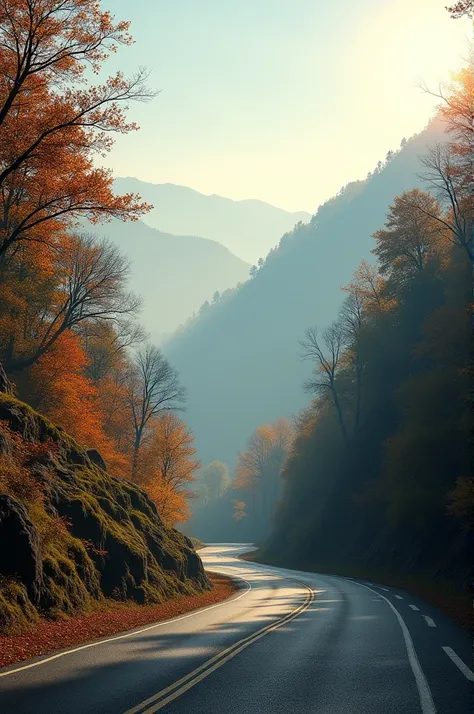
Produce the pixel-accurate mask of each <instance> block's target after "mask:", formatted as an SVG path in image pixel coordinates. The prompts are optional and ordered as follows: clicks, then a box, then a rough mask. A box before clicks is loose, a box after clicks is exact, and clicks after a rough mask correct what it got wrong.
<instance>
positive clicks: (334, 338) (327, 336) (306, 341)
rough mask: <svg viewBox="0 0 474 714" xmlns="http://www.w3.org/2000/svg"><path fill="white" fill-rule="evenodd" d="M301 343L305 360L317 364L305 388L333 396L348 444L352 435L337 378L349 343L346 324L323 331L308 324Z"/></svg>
mask: <svg viewBox="0 0 474 714" xmlns="http://www.w3.org/2000/svg"><path fill="white" fill-rule="evenodd" d="M300 345H301V347H302V348H303V355H302V356H303V359H305V360H309V361H310V362H312V363H313V365H314V366H313V374H312V376H311V377H310V378H309V379H307V380H306V382H305V385H304V386H305V389H306V390H307V391H308V392H310V393H312V394H315V395H328V396H330V398H331V400H332V402H333V404H334V407H335V409H336V412H337V418H338V422H339V427H340V430H341V435H342V438H343V440H344V442H345V443H348V440H349V436H348V431H347V426H346V421H345V417H344V411H343V405H342V402H341V397H340V394H339V391H338V385H337V381H336V376H337V374H338V371H339V370H340V368H341V365H342V359H343V354H344V348H345V346H346V333H345V330H344V328H343V325H342V324H341V322H340V321H336V322H333V323H332V324H331V325H329V327H326V328H325V329H324V330H323V331H322V332H320V331H319V329H318V328H317V327H309V328H308V329H307V330H306V331H305V335H304V338H303V339H302V340H301V341H300Z"/></svg>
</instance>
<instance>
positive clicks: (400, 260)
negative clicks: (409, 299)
mask: <svg viewBox="0 0 474 714" xmlns="http://www.w3.org/2000/svg"><path fill="white" fill-rule="evenodd" d="M440 220H441V207H440V205H439V203H438V202H437V201H436V199H435V198H433V196H431V195H430V194H429V193H425V192H423V191H420V190H419V189H417V188H415V189H413V190H412V191H406V192H405V193H403V194H402V195H401V196H397V197H396V198H395V200H394V202H393V204H392V205H391V206H390V208H389V212H388V215H387V219H386V222H385V228H384V229H381V230H378V231H376V232H375V233H374V235H373V237H374V238H375V241H376V247H375V248H374V250H373V251H372V252H373V253H374V254H375V255H376V256H377V258H378V262H379V270H380V273H381V274H382V275H383V276H389V277H390V278H391V279H392V284H396V285H398V286H400V285H401V284H402V283H403V281H404V280H406V279H408V280H409V279H410V278H411V277H412V276H413V275H415V274H416V273H417V272H421V271H422V270H424V269H425V268H426V265H427V263H428V262H429V261H430V260H433V258H435V257H440V256H441V253H442V249H443V238H444V235H445V233H446V231H445V229H443V227H442V226H441V225H440Z"/></svg>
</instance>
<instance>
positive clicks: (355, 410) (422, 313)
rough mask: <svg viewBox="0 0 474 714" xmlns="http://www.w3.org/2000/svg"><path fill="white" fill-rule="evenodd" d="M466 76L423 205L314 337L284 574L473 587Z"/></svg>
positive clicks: (274, 549)
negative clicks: (312, 572)
mask: <svg viewBox="0 0 474 714" xmlns="http://www.w3.org/2000/svg"><path fill="white" fill-rule="evenodd" d="M472 97H473V75H472V71H471V68H465V69H464V70H463V71H461V72H460V73H459V74H458V75H457V77H456V81H455V82H454V83H453V85H452V86H451V87H450V88H449V91H448V92H446V94H445V95H444V97H443V98H444V102H443V104H442V107H441V110H440V116H441V118H442V119H443V121H444V122H445V123H446V127H447V131H448V137H449V141H448V143H447V144H444V145H435V146H433V147H432V148H431V149H430V150H429V152H428V153H427V154H426V155H425V156H424V157H422V159H421V167H420V173H423V174H424V177H425V181H426V185H427V188H428V189H429V191H430V192H423V191H420V190H419V189H413V190H411V191H407V192H404V193H402V194H401V195H400V196H397V197H395V198H394V200H393V202H392V204H391V206H390V209H389V212H388V215H387V218H386V221H385V226H384V227H381V228H380V229H379V230H377V231H376V232H375V233H374V234H373V241H374V247H373V253H374V255H375V257H376V259H377V264H376V266H374V267H372V266H370V265H368V264H367V263H365V262H363V263H362V264H361V265H360V266H359V267H358V268H357V270H356V271H355V273H354V275H353V278H352V280H351V281H350V282H349V283H348V284H347V285H346V286H345V287H344V288H343V292H344V294H345V299H344V302H343V304H342V307H341V310H340V313H339V316H338V318H337V319H336V320H335V321H334V322H333V323H332V324H330V325H329V326H324V325H322V326H309V327H308V328H307V330H306V332H305V334H304V335H302V339H301V350H302V355H303V357H304V358H305V359H307V360H308V361H309V362H310V364H311V367H312V375H311V377H310V378H309V379H308V380H307V382H306V385H305V386H306V388H307V391H308V392H309V393H310V394H311V395H312V396H313V401H312V404H311V406H310V407H309V408H308V409H307V410H306V411H305V412H304V413H303V414H302V415H301V417H300V420H299V425H298V433H297V437H296V441H295V445H294V449H293V451H292V453H291V456H290V458H289V459H288V461H287V463H286V465H285V467H284V471H283V480H284V493H283V498H282V500H281V501H280V503H279V506H278V509H277V513H276V516H275V519H274V525H273V533H272V535H271V537H270V538H269V540H268V542H267V544H266V545H265V547H264V551H265V553H266V554H267V556H268V557H270V558H273V559H276V560H278V561H283V562H292V563H299V564H300V565H301V564H305V565H308V564H311V566H312V567H319V568H323V569H330V570H332V571H337V570H338V569H339V570H341V571H343V572H354V573H361V572H362V573H365V574H367V573H371V572H372V573H374V572H375V573H376V572H378V573H379V575H380V572H382V573H384V574H385V576H387V574H388V573H391V574H394V573H395V574H396V573H403V574H405V575H406V574H412V575H413V574H416V575H417V576H419V577H420V576H426V575H428V576H430V577H437V578H439V579H445V580H451V581H454V582H456V583H457V586H458V588H461V589H462V588H467V585H468V584H469V583H470V579H471V570H470V553H471V552H472V545H473V543H472V526H473V516H474V508H473V500H472V487H473V481H472V463H471V455H472V390H471V387H472V322H471V321H472V317H471V315H472V311H471V308H472V259H473V206H472V124H471V116H472V109H473V105H472Z"/></svg>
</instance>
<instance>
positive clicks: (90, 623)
mask: <svg viewBox="0 0 474 714" xmlns="http://www.w3.org/2000/svg"><path fill="white" fill-rule="evenodd" d="M209 576H210V579H211V581H212V585H213V588H212V590H211V591H209V592H204V593H202V594H199V595H180V596H178V597H175V598H171V599H170V600H168V601H167V602H164V603H161V604H159V605H135V604H128V603H118V602H115V601H111V600H106V601H105V602H102V603H101V604H100V605H99V606H98V607H96V608H94V609H93V610H91V611H89V612H88V613H87V614H82V615H79V616H77V617H71V618H69V619H64V620H55V621H52V620H48V619H46V618H40V619H39V620H38V621H37V622H36V623H35V624H34V625H31V626H30V627H28V628H27V629H25V630H24V631H23V632H22V633H21V634H16V635H5V636H0V667H5V666H7V665H10V664H14V663H16V662H22V661H23V660H26V659H31V658H32V657H38V656H40V655H46V654H51V653H52V652H55V651H57V650H61V649H64V648H66V647H71V646H74V645H80V644H84V643H86V642H91V641H93V640H96V639H100V638H102V637H107V636H109V635H116V634H118V633H120V632H126V631H128V630H133V629H135V628H137V627H141V626H142V625H150V624H153V623H155V622H160V621H162V620H168V619H170V618H172V617H178V616H179V615H182V614H184V613H187V612H191V611H192V610H197V609H199V608H201V607H207V606H209V605H214V604H216V603H219V602H222V601H224V600H227V598H229V597H231V595H233V594H234V593H235V592H236V591H237V590H238V585H237V583H236V582H235V581H234V580H232V579H231V578H228V577H226V576H225V575H220V574H217V573H209Z"/></svg>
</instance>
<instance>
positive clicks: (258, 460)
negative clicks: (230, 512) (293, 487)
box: [233, 419, 294, 537]
mask: <svg viewBox="0 0 474 714" xmlns="http://www.w3.org/2000/svg"><path fill="white" fill-rule="evenodd" d="M293 439H294V429H293V427H292V426H291V424H290V423H289V421H288V420H287V419H279V420H278V421H276V422H274V423H273V424H264V425H263V426H260V427H258V428H257V429H256V430H255V431H254V433H253V434H252V436H251V437H250V439H249V442H248V445H247V449H246V450H245V451H243V452H241V453H240V454H239V457H238V461H237V467H236V470H235V476H234V483H233V487H234V489H235V490H237V491H240V492H242V493H243V494H246V501H245V503H246V510H245V508H244V507H243V506H242V507H240V506H239V512H240V511H241V512H242V513H244V511H245V515H246V519H247V523H248V524H249V526H250V527H251V528H253V529H254V532H255V533H256V534H257V535H258V536H259V537H261V536H262V535H263V534H264V533H265V532H266V531H267V529H268V527H269V524H270V520H271V517H272V514H273V511H274V509H275V506H276V503H277V501H278V498H279V495H280V491H281V472H282V469H283V466H284V464H285V462H286V459H287V457H288V454H289V453H290V450H291V447H292V443H293ZM238 503H239V504H240V503H241V502H240V501H238ZM236 508H237V507H236ZM242 517H243V516H242V515H240V516H239V518H238V520H240V519H241V518H242Z"/></svg>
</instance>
